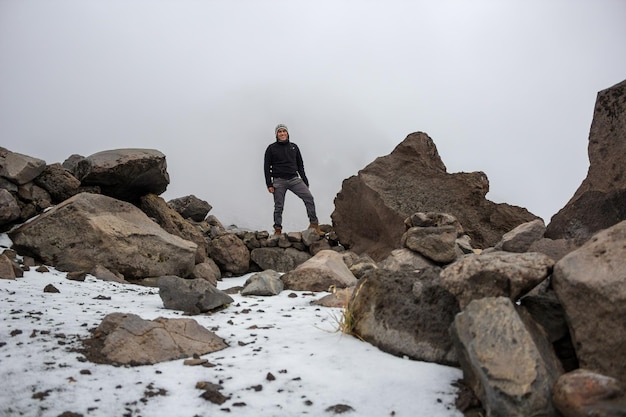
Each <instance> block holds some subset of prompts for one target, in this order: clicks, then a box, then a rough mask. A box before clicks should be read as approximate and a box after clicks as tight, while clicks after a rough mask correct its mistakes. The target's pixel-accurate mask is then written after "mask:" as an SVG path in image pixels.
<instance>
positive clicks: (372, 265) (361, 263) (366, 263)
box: [344, 255, 378, 279]
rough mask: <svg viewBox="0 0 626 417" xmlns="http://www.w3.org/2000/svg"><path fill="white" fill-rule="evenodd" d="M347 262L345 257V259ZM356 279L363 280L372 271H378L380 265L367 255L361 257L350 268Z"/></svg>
mask: <svg viewBox="0 0 626 417" xmlns="http://www.w3.org/2000/svg"><path fill="white" fill-rule="evenodd" d="M344 260H345V257H344ZM349 269H350V272H352V275H354V276H355V277H356V279H361V278H363V277H364V276H365V274H367V273H368V272H370V271H373V270H375V269H378V265H377V264H376V262H374V260H373V259H372V258H370V257H369V256H367V255H362V256H359V257H358V258H357V259H356V260H355V261H354V262H353V263H352V265H350V267H349Z"/></svg>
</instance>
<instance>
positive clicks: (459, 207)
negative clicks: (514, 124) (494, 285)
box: [331, 132, 538, 260]
mask: <svg viewBox="0 0 626 417" xmlns="http://www.w3.org/2000/svg"><path fill="white" fill-rule="evenodd" d="M488 191H489V180H488V179H487V176H486V175H485V174H484V173H483V172H461V173H454V174H449V173H447V172H446V167H445V165H444V164H443V162H442V161H441V158H440V157H439V154H438V152H437V148H436V146H435V144H434V143H433V141H432V139H431V138H430V137H428V135H427V134H425V133H421V132H418V133H412V134H410V135H409V136H407V138H406V139H405V140H404V141H403V142H402V143H400V144H399V145H398V146H397V147H396V148H395V149H394V150H393V152H392V153H391V154H389V155H387V156H384V157H380V158H377V159H376V160H375V161H374V162H372V163H370V164H369V165H367V166H366V167H365V168H363V169H362V170H360V171H359V173H358V174H357V175H356V176H352V177H350V178H348V179H346V180H344V182H343V185H342V188H341V191H340V192H339V193H338V194H337V197H336V198H335V211H334V212H333V213H332V215H331V217H332V220H333V226H334V230H335V232H336V233H337V235H338V236H339V239H340V241H341V243H342V244H344V245H347V246H348V247H349V248H350V249H351V250H353V251H354V252H356V253H363V252H365V253H367V254H368V255H370V256H371V257H372V258H373V259H375V260H381V259H384V258H385V257H386V256H387V255H388V254H389V253H390V252H391V251H392V250H393V249H397V248H399V247H400V239H401V237H402V234H403V233H404V231H405V226H404V220H405V219H406V218H407V217H408V216H410V215H412V214H413V213H416V212H442V213H450V214H451V215H453V216H454V217H456V218H457V219H458V221H459V222H460V224H461V225H462V226H463V228H464V229H465V232H466V233H467V234H468V235H469V236H470V237H471V238H472V245H473V246H474V247H476V248H480V247H491V246H495V244H496V243H498V241H499V240H500V238H501V237H502V235H503V234H505V233H506V232H508V231H510V230H511V229H513V228H515V227H516V226H518V225H519V224H521V223H525V222H528V221H531V220H535V219H537V218H538V217H537V216H535V215H533V214H531V213H529V212H528V211H527V210H526V209H524V208H521V207H516V206H511V205H508V204H496V203H493V202H492V201H489V200H487V199H486V198H485V195H486V194H487V192H488Z"/></svg>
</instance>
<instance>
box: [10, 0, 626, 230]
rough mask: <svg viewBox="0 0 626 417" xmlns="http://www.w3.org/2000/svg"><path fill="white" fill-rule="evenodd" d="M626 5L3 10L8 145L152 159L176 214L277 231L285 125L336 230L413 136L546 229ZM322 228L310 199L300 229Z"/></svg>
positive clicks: (99, 4) (270, 0) (287, 1)
mask: <svg viewBox="0 0 626 417" xmlns="http://www.w3.org/2000/svg"><path fill="white" fill-rule="evenodd" d="M625 21H626V1H624V0H593V1H592V0H585V1H582V0H508V1H505V0H473V1H462V0H456V1H453V0H440V1H430V0H429V1H425V0H424V1H419V0H416V1H409V0H386V1H370V0H332V1H331V0H316V1H314V2H313V1H301V0H284V1H275V0H265V1H257V0H255V1H252V0H249V1H242V0H228V1H226V0H223V1H217V0H215V1H210V0H205V1H201V0H195V1H194V0H175V1H174V0H168V1H165V0H126V1H122V0H0V146H3V147H6V148H8V149H10V150H12V151H14V152H19V153H23V154H26V155H30V156H35V157H38V158H41V159H44V160H45V161H46V162H48V163H53V162H63V161H64V160H65V159H66V158H67V157H68V156H70V155H71V154H81V155H85V156H87V155H90V154H92V153H95V152H99V151H102V150H107V149H116V148H129V147H138V148H151V149H158V150H159V151H161V152H163V153H164V154H165V155H166V157H167V162H168V171H169V174H170V178H171V184H170V186H169V188H168V190H167V192H166V193H165V194H164V195H163V197H164V198H166V199H168V200H169V199H171V198H175V197H181V196H185V195H188V194H194V195H196V196H197V197H199V198H202V199H204V200H206V201H208V202H209V203H210V204H211V205H213V211H212V212H211V213H212V214H214V215H216V216H217V217H218V218H219V219H220V220H221V221H222V222H223V223H225V224H226V225H228V224H233V223H234V224H237V225H239V226H241V227H249V228H252V229H255V230H269V229H270V228H271V226H272V223H273V221H272V211H273V202H272V198H271V195H270V194H269V193H268V192H267V190H266V189H265V183H264V179H263V170H262V168H263V167H262V164H263V153H264V151H265V148H266V147H267V145H268V144H270V143H271V142H272V141H274V126H275V125H276V124H277V123H285V124H287V125H288V126H289V128H290V136H291V140H292V141H293V142H295V143H297V144H298V145H299V146H300V148H301V150H302V152H303V155H304V161H305V168H306V171H307V175H308V177H309V180H310V182H311V191H312V192H313V194H314V196H315V198H316V202H317V207H318V214H319V217H320V221H321V222H322V223H330V214H331V213H332V211H333V208H334V206H333V200H334V198H335V196H336V194H337V192H338V191H339V190H340V189H341V183H342V181H343V180H344V179H346V178H348V177H350V176H352V175H355V174H356V173H357V172H358V170H359V169H361V168H363V167H364V166H365V165H366V164H368V163H369V162H371V161H373V160H374V159H375V158H376V157H378V156H383V155H387V154H389V153H390V152H391V151H392V150H393V148H394V147H395V146H396V145H397V144H398V143H400V142H401V141H402V140H403V139H404V138H405V137H406V136H407V135H408V134H410V133H412V132H416V131H423V132H426V133H427V134H429V135H430V137H432V138H433V140H434V141H435V144H436V145H437V148H438V150H439V153H440V155H441V157H442V159H443V161H444V163H445V164H446V166H447V168H448V172H450V173H452V172H460V171H466V172H468V171H479V170H480V171H484V172H485V173H486V174H487V176H488V177H489V181H490V189H491V191H490V192H489V194H488V195H487V198H489V199H490V200H492V201H494V202H498V203H499V202H505V203H510V204H515V205H519V206H522V207H525V208H527V209H528V210H530V211H531V212H532V213H534V214H536V215H538V216H541V217H542V218H543V219H544V220H545V221H546V223H548V222H549V220H550V218H551V216H552V215H554V214H555V213H556V212H557V211H558V210H559V209H561V208H562V207H563V206H564V205H565V204H566V203H567V201H568V200H569V198H570V197H571V196H572V195H573V193H574V191H575V190H576V189H577V188H578V186H579V185H580V183H581V181H582V180H583V179H584V177H585V176H586V174H587V168H588V159H587V142H588V133H589V127H590V124H591V119H592V115H593V107H594V103H595V98H596V94H597V92H598V91H599V90H603V89H605V88H608V87H610V86H612V85H614V84H617V83H618V82H620V81H622V80H624V79H626V48H625V47H624V40H625V39H626V25H625V24H624V22H625ZM307 224H308V220H307V218H306V214H305V210H304V206H303V204H302V203H301V201H300V200H298V199H297V198H296V197H295V196H294V195H292V194H291V195H289V196H288V197H287V201H286V208H285V222H284V228H285V229H286V230H287V231H292V230H302V229H304V228H305V227H306V225H307Z"/></svg>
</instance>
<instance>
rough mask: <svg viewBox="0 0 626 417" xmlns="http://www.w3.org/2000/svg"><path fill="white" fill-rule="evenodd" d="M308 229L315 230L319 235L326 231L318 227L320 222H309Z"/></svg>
mask: <svg viewBox="0 0 626 417" xmlns="http://www.w3.org/2000/svg"><path fill="white" fill-rule="evenodd" d="M309 229H313V230H315V232H316V233H317V234H318V235H320V236H324V235H325V234H326V233H324V232H322V229H320V224H319V223H311V224H309Z"/></svg>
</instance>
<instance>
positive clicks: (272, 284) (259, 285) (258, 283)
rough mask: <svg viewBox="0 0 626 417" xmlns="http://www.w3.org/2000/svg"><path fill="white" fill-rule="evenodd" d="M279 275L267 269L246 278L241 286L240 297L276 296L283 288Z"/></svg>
mask: <svg viewBox="0 0 626 417" xmlns="http://www.w3.org/2000/svg"><path fill="white" fill-rule="evenodd" d="M280 275H281V274H280V273H278V272H276V271H273V270H271V269H267V270H265V271H262V272H259V273H256V274H254V275H252V276H250V278H248V279H247V280H246V282H245V284H243V289H242V290H241V295H260V296H269V295H278V294H280V293H281V292H282V290H283V288H284V284H283V281H282V280H281V279H280Z"/></svg>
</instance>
